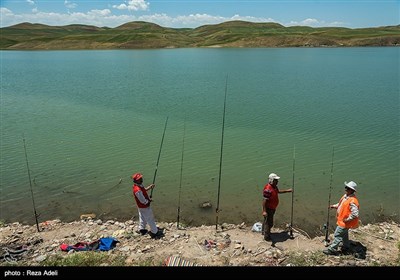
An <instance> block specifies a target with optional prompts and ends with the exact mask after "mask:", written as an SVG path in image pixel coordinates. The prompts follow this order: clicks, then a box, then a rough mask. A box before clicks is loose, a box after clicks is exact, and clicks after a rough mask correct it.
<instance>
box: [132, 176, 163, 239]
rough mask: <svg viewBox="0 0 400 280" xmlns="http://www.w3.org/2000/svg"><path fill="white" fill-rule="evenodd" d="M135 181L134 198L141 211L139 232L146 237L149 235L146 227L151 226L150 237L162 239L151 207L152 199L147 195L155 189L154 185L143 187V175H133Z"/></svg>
mask: <svg viewBox="0 0 400 280" xmlns="http://www.w3.org/2000/svg"><path fill="white" fill-rule="evenodd" d="M132 180H133V186H132V190H133V197H134V198H135V201H136V205H137V207H138V211H139V232H140V233H141V234H142V235H144V234H146V233H147V229H146V226H147V224H149V226H150V236H151V237H152V238H157V237H161V236H162V235H163V232H162V231H161V230H159V229H158V227H157V225H156V222H155V220H154V215H153V210H152V209H151V207H150V202H151V198H149V195H148V194H147V191H148V190H151V189H153V188H154V187H155V186H154V184H150V185H149V186H147V187H145V186H144V185H143V175H142V174H141V173H135V174H133V175H132Z"/></svg>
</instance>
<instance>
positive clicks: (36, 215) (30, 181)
mask: <svg viewBox="0 0 400 280" xmlns="http://www.w3.org/2000/svg"><path fill="white" fill-rule="evenodd" d="M22 141H23V142H24V151H25V160H26V168H27V169H28V178H29V185H30V187H31V197H32V204H33V214H34V215H35V222H36V228H37V231H38V232H40V228H39V222H38V217H39V215H38V214H37V212H36V206H35V199H34V197H33V188H32V180H31V171H30V169H29V163H28V154H27V153H26V144H25V137H24V135H23V134H22Z"/></svg>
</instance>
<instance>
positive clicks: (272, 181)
mask: <svg viewBox="0 0 400 280" xmlns="http://www.w3.org/2000/svg"><path fill="white" fill-rule="evenodd" d="M280 178H281V177H279V176H278V175H276V174H275V173H271V174H269V176H268V184H266V185H265V187H264V190H263V202H262V211H263V212H262V214H263V216H264V223H263V227H262V233H263V234H264V239H265V240H266V241H271V228H272V227H273V226H274V214H275V210H276V208H277V207H278V204H279V197H278V194H280V193H289V192H292V189H287V190H279V189H278V180H279V179H280Z"/></svg>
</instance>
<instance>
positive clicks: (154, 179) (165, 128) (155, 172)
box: [150, 116, 168, 198]
mask: <svg viewBox="0 0 400 280" xmlns="http://www.w3.org/2000/svg"><path fill="white" fill-rule="evenodd" d="M167 123H168V116H167V119H166V120H165V126H164V132H163V135H162V138H161V144H160V150H159V151H158V158H157V163H156V169H155V170H154V177H153V184H155V183H156V177H157V170H158V163H159V162H160V156H161V150H162V146H163V142H164V136H165V131H166V130H167ZM152 197H153V188H152V189H151V192H150V198H152Z"/></svg>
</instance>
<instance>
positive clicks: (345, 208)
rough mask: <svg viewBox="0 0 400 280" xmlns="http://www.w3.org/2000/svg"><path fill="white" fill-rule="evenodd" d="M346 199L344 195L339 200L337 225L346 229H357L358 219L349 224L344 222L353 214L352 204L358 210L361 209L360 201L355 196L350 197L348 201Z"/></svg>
mask: <svg viewBox="0 0 400 280" xmlns="http://www.w3.org/2000/svg"><path fill="white" fill-rule="evenodd" d="M345 197H346V195H343V196H342V198H341V199H340V200H339V206H338V209H337V212H336V218H337V225H338V226H340V227H344V228H357V227H358V217H357V218H354V219H353V220H351V221H348V222H345V221H344V220H345V219H347V218H348V217H349V216H350V214H351V210H350V203H354V204H355V205H357V207H358V208H360V205H359V203H358V199H357V197H355V196H350V197H349V198H347V199H345Z"/></svg>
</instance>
